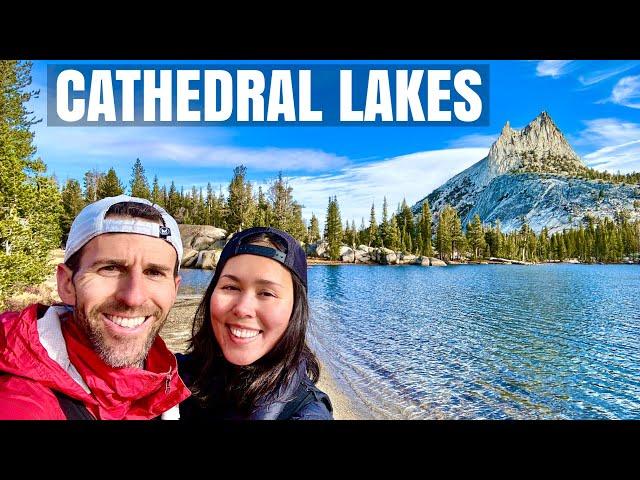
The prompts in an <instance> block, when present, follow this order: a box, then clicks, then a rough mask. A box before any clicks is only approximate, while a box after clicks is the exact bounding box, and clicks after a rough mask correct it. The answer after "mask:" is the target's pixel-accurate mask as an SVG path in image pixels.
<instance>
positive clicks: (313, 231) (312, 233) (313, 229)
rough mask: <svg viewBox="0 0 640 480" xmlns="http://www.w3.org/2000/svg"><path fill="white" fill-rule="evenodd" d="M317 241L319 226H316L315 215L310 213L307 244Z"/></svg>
mask: <svg viewBox="0 0 640 480" xmlns="http://www.w3.org/2000/svg"><path fill="white" fill-rule="evenodd" d="M318 240H320V226H319V224H318V217H316V215H315V213H312V214H311V224H310V225H309V239H308V243H316V242H317V241H318Z"/></svg>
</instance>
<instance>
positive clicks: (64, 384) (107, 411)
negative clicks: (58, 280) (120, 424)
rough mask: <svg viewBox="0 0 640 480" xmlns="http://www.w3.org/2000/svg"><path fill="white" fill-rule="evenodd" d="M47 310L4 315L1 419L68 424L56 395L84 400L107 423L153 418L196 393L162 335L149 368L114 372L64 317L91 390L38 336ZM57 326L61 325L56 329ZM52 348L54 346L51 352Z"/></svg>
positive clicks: (75, 360) (67, 342)
mask: <svg viewBox="0 0 640 480" xmlns="http://www.w3.org/2000/svg"><path fill="white" fill-rule="evenodd" d="M46 310H47V307H46V306H44V305H30V306H29V307H27V308H25V309H24V310H23V311H22V312H20V313H18V312H6V313H3V314H0V419H14V420H21V419H33V420H37V419H39V420H64V419H65V415H64V413H63V412H62V409H61V408H60V404H59V402H58V399H57V398H56V396H55V394H54V393H53V391H54V390H55V391H58V392H61V393H63V394H65V395H67V396H69V397H71V398H74V399H78V400H80V401H82V402H83V403H84V404H85V406H86V407H87V409H88V410H89V412H90V413H91V414H92V415H93V416H94V417H96V418H97V419H101V420H132V419H139V420H143V419H151V418H155V417H157V416H159V415H161V414H162V413H163V412H165V411H167V410H169V409H170V408H171V407H174V406H175V405H177V404H178V403H180V402H181V401H183V400H184V399H186V398H187V397H188V396H189V394H190V392H189V390H188V389H187V387H186V386H185V385H184V383H183V382H182V380H181V379H180V377H179V376H178V375H177V364H176V358H175V356H174V355H173V354H172V353H171V352H170V351H169V350H168V349H167V347H166V345H165V344H164V342H163V341H162V339H161V338H160V337H159V336H158V337H157V338H156V340H155V342H154V343H153V345H152V346H151V349H150V350H149V354H148V355H147V360H146V364H145V369H140V368H112V367H109V366H107V365H106V364H105V363H104V362H103V361H102V360H101V359H100V358H99V357H98V356H97V354H96V353H95V352H94V351H93V349H92V348H91V346H90V344H89V341H88V340H87V338H86V336H85V335H84V333H83V332H82V331H81V329H79V328H77V327H76V326H75V322H73V321H68V319H69V318H70V314H67V315H62V317H61V320H60V322H61V323H62V332H63V334H64V346H60V347H59V348H63V349H64V348H66V349H67V352H68V356H69V358H70V360H71V363H72V364H73V366H74V367H75V368H76V369H77V370H78V372H79V373H80V376H81V377H82V379H83V380H84V382H85V384H86V385H87V386H88V387H89V389H90V390H91V393H87V392H86V391H85V389H84V388H83V387H82V386H81V385H80V384H79V383H78V382H77V381H76V380H74V379H73V378H72V377H71V376H70V375H69V373H67V370H66V369H65V366H64V365H60V364H58V363H57V362H56V361H55V360H53V359H52V358H51V357H50V356H49V353H48V352H47V350H46V349H45V347H44V346H43V344H42V343H41V339H40V336H39V333H38V319H39V318H41V317H42V316H44V314H45V312H46ZM56 327H57V324H56ZM49 348H50V349H51V347H49Z"/></svg>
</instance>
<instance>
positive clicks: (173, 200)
mask: <svg viewBox="0 0 640 480" xmlns="http://www.w3.org/2000/svg"><path fill="white" fill-rule="evenodd" d="M178 208H180V194H179V193H178V191H177V190H176V184H175V182H174V181H173V180H172V181H171V186H170V187H169V193H168V194H167V201H166V209H167V212H169V215H172V216H173V215H175V213H176V212H177V211H178Z"/></svg>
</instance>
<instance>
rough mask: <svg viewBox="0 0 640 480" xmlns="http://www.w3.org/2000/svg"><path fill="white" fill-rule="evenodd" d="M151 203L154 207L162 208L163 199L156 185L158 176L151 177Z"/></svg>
mask: <svg viewBox="0 0 640 480" xmlns="http://www.w3.org/2000/svg"><path fill="white" fill-rule="evenodd" d="M151 201H152V202H153V203H155V204H156V205H160V206H161V207H164V198H163V197H162V191H161V190H160V185H159V184H158V175H154V176H153V187H152V188H151Z"/></svg>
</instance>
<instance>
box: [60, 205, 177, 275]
mask: <svg viewBox="0 0 640 480" xmlns="http://www.w3.org/2000/svg"><path fill="white" fill-rule="evenodd" d="M122 202H133V203H142V204H144V205H150V206H152V207H153V208H154V209H155V210H156V211H157V212H158V214H160V215H161V216H162V221H163V223H164V225H160V224H158V223H153V222H152V221H149V220H146V219H144V218H128V217H124V218H123V217H117V218H104V217H105V215H106V214H107V212H108V211H109V209H110V208H111V207H112V206H113V205H115V204H116V203H122ZM103 233H137V234H139V235H148V236H150V237H156V238H161V239H163V240H166V241H167V242H169V243H170V244H171V245H172V246H173V248H174V249H175V250H176V253H177V254H178V268H179V266H180V263H182V240H181V239H180V230H179V229H178V224H177V222H176V221H175V220H174V218H173V217H172V216H171V215H169V214H168V213H167V212H166V210H165V209H164V208H162V207H160V206H159V205H155V204H153V203H151V202H150V201H149V200H146V199H144V198H137V197H130V196H128V195H118V196H117V197H107V198H103V199H102V200H98V201H97V202H94V203H91V204H89V205H87V206H86V207H84V208H83V209H82V211H81V212H80V213H79V214H78V216H77V217H76V218H75V220H74V221H73V224H72V225H71V230H70V231H69V237H68V238H67V246H66V248H65V250H64V261H65V262H66V261H67V260H69V258H70V257H71V255H73V254H74V253H76V252H77V251H78V250H80V249H81V248H82V247H84V246H85V245H86V244H87V243H88V242H89V240H91V239H92V238H94V237H97V236H98V235H102V234H103Z"/></svg>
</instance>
